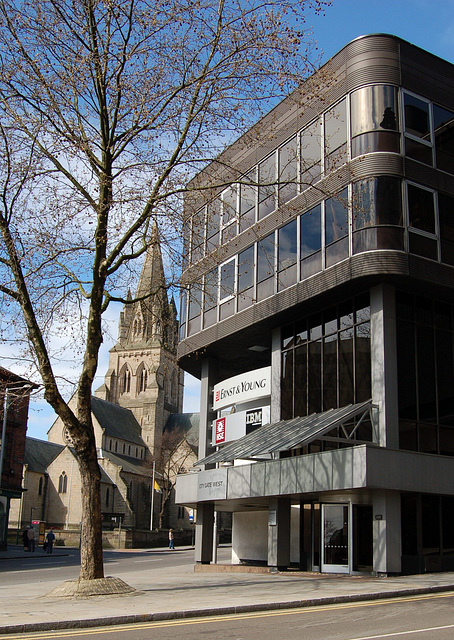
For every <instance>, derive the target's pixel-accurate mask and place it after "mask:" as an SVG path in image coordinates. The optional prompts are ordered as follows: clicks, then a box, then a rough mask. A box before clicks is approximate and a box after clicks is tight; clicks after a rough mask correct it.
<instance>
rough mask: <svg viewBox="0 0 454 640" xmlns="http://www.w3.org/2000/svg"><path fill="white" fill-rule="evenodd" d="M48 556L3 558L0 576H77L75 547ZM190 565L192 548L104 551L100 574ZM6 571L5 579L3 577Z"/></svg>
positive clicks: (15, 580)
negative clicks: (102, 567)
mask: <svg viewBox="0 0 454 640" xmlns="http://www.w3.org/2000/svg"><path fill="white" fill-rule="evenodd" d="M54 551H55V553H53V554H52V555H47V554H45V553H44V552H43V551H42V550H41V549H38V550H37V551H35V553H27V552H24V555H23V557H22V556H21V557H20V558H12V559H4V560H2V561H1V562H0V577H1V581H2V582H6V580H8V582H9V583H11V584H24V583H26V582H28V581H29V580H33V576H34V575H35V573H36V572H39V576H40V578H41V577H42V576H43V574H44V573H48V575H49V577H52V578H53V579H56V575H55V574H58V580H61V581H62V582H64V581H65V580H74V579H76V578H78V576H79V570H80V554H79V550H78V549H71V548H65V549H63V548H61V547H58V548H57V549H54ZM218 553H219V556H220V559H221V560H222V558H223V556H224V555H225V557H226V559H227V558H228V557H229V556H230V554H231V549H230V548H229V547H225V548H223V547H221V548H220V549H219V551H218ZM193 565H194V550H193V549H188V548H184V549H180V550H179V549H178V548H177V549H176V551H175V552H172V551H169V550H168V549H166V548H163V549H162V550H157V549H153V551H145V550H144V551H141V550H135V551H133V552H128V551H124V550H122V551H108V550H105V551H104V573H105V575H106V576H110V575H116V576H121V575H122V574H124V573H126V572H127V573H128V574H129V573H131V572H143V571H146V570H147V568H148V567H150V569H151V568H152V566H156V567H159V568H161V567H175V566H187V567H190V568H192V566H193ZM6 574H7V578H6Z"/></svg>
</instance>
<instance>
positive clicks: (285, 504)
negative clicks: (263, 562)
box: [268, 498, 290, 569]
mask: <svg viewBox="0 0 454 640" xmlns="http://www.w3.org/2000/svg"><path fill="white" fill-rule="evenodd" d="M268 566H269V567H276V568H277V569H286V568H287V567H289V566H290V500H289V499H288V498H272V499H271V500H270V504H269V507H268Z"/></svg>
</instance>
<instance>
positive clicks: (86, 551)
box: [79, 459, 104, 580]
mask: <svg viewBox="0 0 454 640" xmlns="http://www.w3.org/2000/svg"><path fill="white" fill-rule="evenodd" d="M79 470H80V476H81V483H82V488H81V489H82V523H81V527H82V528H81V545H80V578H81V579H83V580H92V579H94V578H103V577H104V565H103V556H102V515H101V472H100V470H99V466H98V462H97V460H94V461H91V462H90V461H88V463H85V461H84V460H80V459H79Z"/></svg>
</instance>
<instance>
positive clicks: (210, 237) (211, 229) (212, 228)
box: [207, 198, 221, 251]
mask: <svg viewBox="0 0 454 640" xmlns="http://www.w3.org/2000/svg"><path fill="white" fill-rule="evenodd" d="M220 221H221V200H220V198H216V199H215V200H213V201H212V202H210V203H209V204H208V206H207V251H212V250H213V249H215V248H216V247H217V246H218V244H219V225H220Z"/></svg>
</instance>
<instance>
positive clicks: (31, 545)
mask: <svg viewBox="0 0 454 640" xmlns="http://www.w3.org/2000/svg"><path fill="white" fill-rule="evenodd" d="M27 536H28V550H29V551H34V550H35V530H34V528H33V527H29V529H28V531H27Z"/></svg>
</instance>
